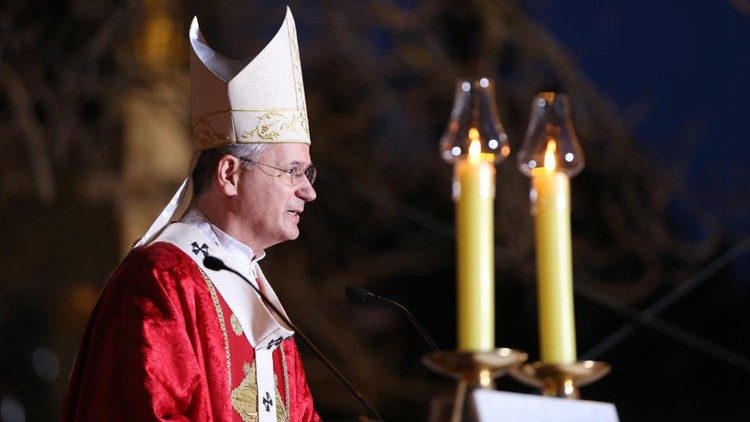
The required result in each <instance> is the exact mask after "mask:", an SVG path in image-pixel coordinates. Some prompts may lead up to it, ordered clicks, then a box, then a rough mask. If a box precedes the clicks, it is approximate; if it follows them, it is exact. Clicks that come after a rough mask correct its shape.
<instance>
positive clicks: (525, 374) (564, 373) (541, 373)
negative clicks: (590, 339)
mask: <svg viewBox="0 0 750 422" xmlns="http://www.w3.org/2000/svg"><path fill="white" fill-rule="evenodd" d="M611 369H612V367H611V366H610V365H609V364H607V363H604V362H598V361H593V360H584V361H580V362H573V363H544V362H531V363H527V364H525V365H522V366H518V367H516V368H514V369H512V370H511V376H513V378H515V379H517V380H518V381H520V382H522V383H524V384H526V385H529V386H531V387H537V388H539V392H540V393H541V394H542V395H544V396H548V397H561V398H566V399H579V398H581V393H580V387H583V386H586V385H589V384H591V383H593V382H595V381H597V380H599V379H600V378H602V377H604V376H605V375H607V374H608V373H609V371H610V370H611Z"/></svg>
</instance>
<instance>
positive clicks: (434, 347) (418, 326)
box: [374, 295, 440, 352]
mask: <svg viewBox="0 0 750 422" xmlns="http://www.w3.org/2000/svg"><path fill="white" fill-rule="evenodd" d="M374 296H375V297H376V298H378V299H380V300H383V301H385V302H388V303H390V304H391V305H394V306H398V307H399V309H401V310H402V311H404V313H406V316H407V317H409V319H410V320H411V322H412V324H414V327H415V328H416V329H417V331H419V334H422V337H423V338H424V340H425V341H426V342H427V344H428V345H429V346H430V348H432V351H433V352H437V351H439V350H440V349H438V347H437V344H435V342H434V341H432V337H430V335H429V334H427V331H425V330H424V328H422V324H420V323H419V321H417V319H416V318H414V315H412V313H411V312H409V310H408V309H406V308H405V307H404V306H403V305H401V304H400V303H398V302H396V301H394V300H390V299H386V298H384V297H382V296H378V295H374Z"/></svg>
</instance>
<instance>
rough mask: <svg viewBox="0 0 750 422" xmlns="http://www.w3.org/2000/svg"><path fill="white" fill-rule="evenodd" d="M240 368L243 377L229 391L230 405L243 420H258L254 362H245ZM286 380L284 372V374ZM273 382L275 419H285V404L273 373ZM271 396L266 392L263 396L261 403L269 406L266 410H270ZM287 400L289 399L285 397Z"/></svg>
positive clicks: (245, 421) (248, 421)
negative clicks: (235, 386)
mask: <svg viewBox="0 0 750 422" xmlns="http://www.w3.org/2000/svg"><path fill="white" fill-rule="evenodd" d="M242 370H243V372H244V373H245V378H244V379H243V380H242V382H241V383H240V385H238V386H237V388H235V389H234V390H232V393H231V399H232V407H233V408H234V410H235V412H237V413H238V414H239V415H240V417H241V418H242V420H243V421H244V422H250V421H257V420H258V386H257V384H256V381H255V363H253V364H250V363H245V364H244V365H243V366H242ZM284 379H285V380H286V373H285V374H284ZM273 383H274V387H275V388H274V391H276V394H274V396H275V398H276V420H277V421H287V420H288V419H287V411H286V406H285V405H284V403H283V402H282V401H281V397H280V396H279V391H278V380H277V378H276V374H273ZM272 400H273V398H272V397H271V396H270V394H268V393H267V392H266V396H265V397H263V399H262V402H261V405H263V406H269V407H268V409H267V410H266V411H269V410H270V406H271V403H272ZM287 400H289V399H288V398H287Z"/></svg>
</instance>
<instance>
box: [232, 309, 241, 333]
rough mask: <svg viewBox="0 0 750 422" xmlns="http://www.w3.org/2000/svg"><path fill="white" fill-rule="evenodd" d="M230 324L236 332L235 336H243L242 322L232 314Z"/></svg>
mask: <svg viewBox="0 0 750 422" xmlns="http://www.w3.org/2000/svg"><path fill="white" fill-rule="evenodd" d="M229 324H230V325H231V326H232V331H234V333H235V334H237V335H238V336H241V335H242V325H240V320H239V319H237V316H236V315H235V314H232V316H231V317H229Z"/></svg>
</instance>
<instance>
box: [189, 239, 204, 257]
mask: <svg viewBox="0 0 750 422" xmlns="http://www.w3.org/2000/svg"><path fill="white" fill-rule="evenodd" d="M190 246H192V247H193V253H194V254H195V255H198V252H203V257H204V258H205V257H207V256H208V245H206V244H205V243H204V244H202V245H200V246H198V242H193V243H192V244H191V245H190Z"/></svg>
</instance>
